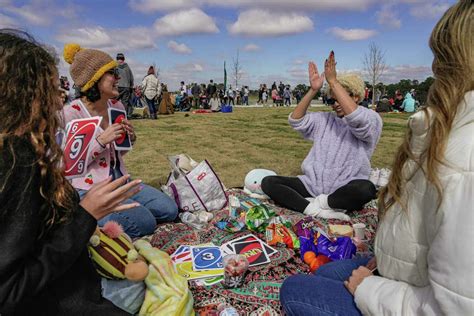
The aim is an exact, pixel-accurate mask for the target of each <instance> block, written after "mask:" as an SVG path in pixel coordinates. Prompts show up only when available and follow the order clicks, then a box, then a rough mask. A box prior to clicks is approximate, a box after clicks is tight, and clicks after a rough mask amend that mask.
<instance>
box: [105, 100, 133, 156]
mask: <svg viewBox="0 0 474 316" xmlns="http://www.w3.org/2000/svg"><path fill="white" fill-rule="evenodd" d="M126 120H127V113H126V112H125V111H123V110H119V109H115V108H109V125H110V126H112V125H113V124H115V123H117V124H124V122H125V121H126ZM114 145H115V149H116V150H124V151H127V150H131V149H132V142H131V139H130V135H129V133H127V131H126V128H125V127H124V128H123V132H122V133H121V134H120V137H119V138H118V139H116V140H115V141H114Z"/></svg>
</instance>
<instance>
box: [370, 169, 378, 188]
mask: <svg viewBox="0 0 474 316" xmlns="http://www.w3.org/2000/svg"><path fill="white" fill-rule="evenodd" d="M379 178H380V170H379V169H378V168H376V169H372V170H371V171H370V176H369V181H370V182H372V183H373V184H374V185H377V183H378V182H379Z"/></svg>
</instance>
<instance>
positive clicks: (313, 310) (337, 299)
mask: <svg viewBox="0 0 474 316" xmlns="http://www.w3.org/2000/svg"><path fill="white" fill-rule="evenodd" d="M369 260H370V258H358V259H349V260H341V261H334V262H331V263H328V264H325V265H323V266H321V267H320V268H319V269H318V270H316V272H315V274H314V275H306V274H298V275H293V276H291V277H289V278H287V279H286V280H285V282H283V285H282V287H281V289H280V302H281V305H282V306H283V308H284V310H285V312H286V314H287V315H361V313H360V311H359V309H358V308H357V306H356V305H355V303H354V297H353V296H352V294H351V293H350V292H349V291H348V290H347V289H346V287H345V286H344V281H346V280H347V279H349V277H350V276H351V274H352V271H353V270H354V269H357V268H358V267H360V266H363V265H366V264H367V263H368V262H369Z"/></svg>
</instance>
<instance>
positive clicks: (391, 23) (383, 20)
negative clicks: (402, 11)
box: [375, 5, 402, 29]
mask: <svg viewBox="0 0 474 316" xmlns="http://www.w3.org/2000/svg"><path fill="white" fill-rule="evenodd" d="M375 15H376V16H377V23H378V24H380V25H385V26H388V27H390V28H394V29H399V28H400V26H401V25H402V21H401V20H400V19H399V18H398V12H397V11H396V9H395V8H394V6H393V5H384V6H382V9H381V10H380V11H377V12H376V13H375Z"/></svg>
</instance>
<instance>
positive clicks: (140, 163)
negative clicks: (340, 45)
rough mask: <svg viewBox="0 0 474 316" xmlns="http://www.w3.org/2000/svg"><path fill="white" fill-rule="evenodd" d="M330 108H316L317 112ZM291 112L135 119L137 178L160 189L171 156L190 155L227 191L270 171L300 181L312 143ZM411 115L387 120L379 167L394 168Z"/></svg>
mask: <svg viewBox="0 0 474 316" xmlns="http://www.w3.org/2000/svg"><path fill="white" fill-rule="evenodd" d="M318 110H319V111H321V110H325V109H324V108H313V109H311V111H318ZM291 111H292V109H290V108H234V113H230V114H229V113H215V114H191V113H190V114H189V116H185V113H180V112H178V113H175V114H174V115H169V116H160V117H159V119H158V120H140V119H138V120H133V121H132V123H133V124H134V126H135V129H136V132H137V135H138V141H137V143H136V144H135V146H134V149H133V151H131V152H130V153H129V154H127V155H126V164H127V168H128V170H129V172H130V173H131V174H132V175H133V177H134V178H141V179H143V180H144V181H145V182H146V183H148V184H151V185H153V186H156V187H159V186H160V184H163V183H164V182H165V181H166V178H167V176H168V173H169V171H170V167H169V164H168V161H167V156H168V155H173V154H179V153H187V154H189V155H190V156H191V157H192V158H193V159H195V160H196V161H201V160H203V159H207V160H208V161H209V162H210V163H211V164H212V166H213V167H214V170H215V171H216V172H217V173H218V174H219V176H220V178H221V180H222V181H223V182H224V184H225V185H226V186H227V187H233V186H243V181H244V178H245V175H246V174H247V172H248V171H250V170H251V169H254V168H266V169H271V170H274V171H276V172H277V173H278V174H279V175H287V176H295V175H298V174H300V173H301V170H300V166H301V162H302V161H303V159H304V158H305V157H306V154H307V153H308V151H309V149H310V148H311V145H312V143H311V142H309V141H305V140H304V139H302V138H301V137H300V135H299V134H298V133H297V132H295V131H294V130H293V129H292V128H291V127H290V126H289V124H288V120H287V118H288V114H289V113H290V112H291ZM407 118H408V115H407V114H385V115H383V121H384V127H383V133H382V138H381V140H380V142H379V144H378V145H377V148H376V150H375V153H374V155H373V157H372V166H373V167H390V166H391V164H392V161H393V156H394V153H395V151H396V149H397V148H398V146H399V145H400V143H401V141H402V138H403V135H404V133H405V127H406V120H407Z"/></svg>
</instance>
